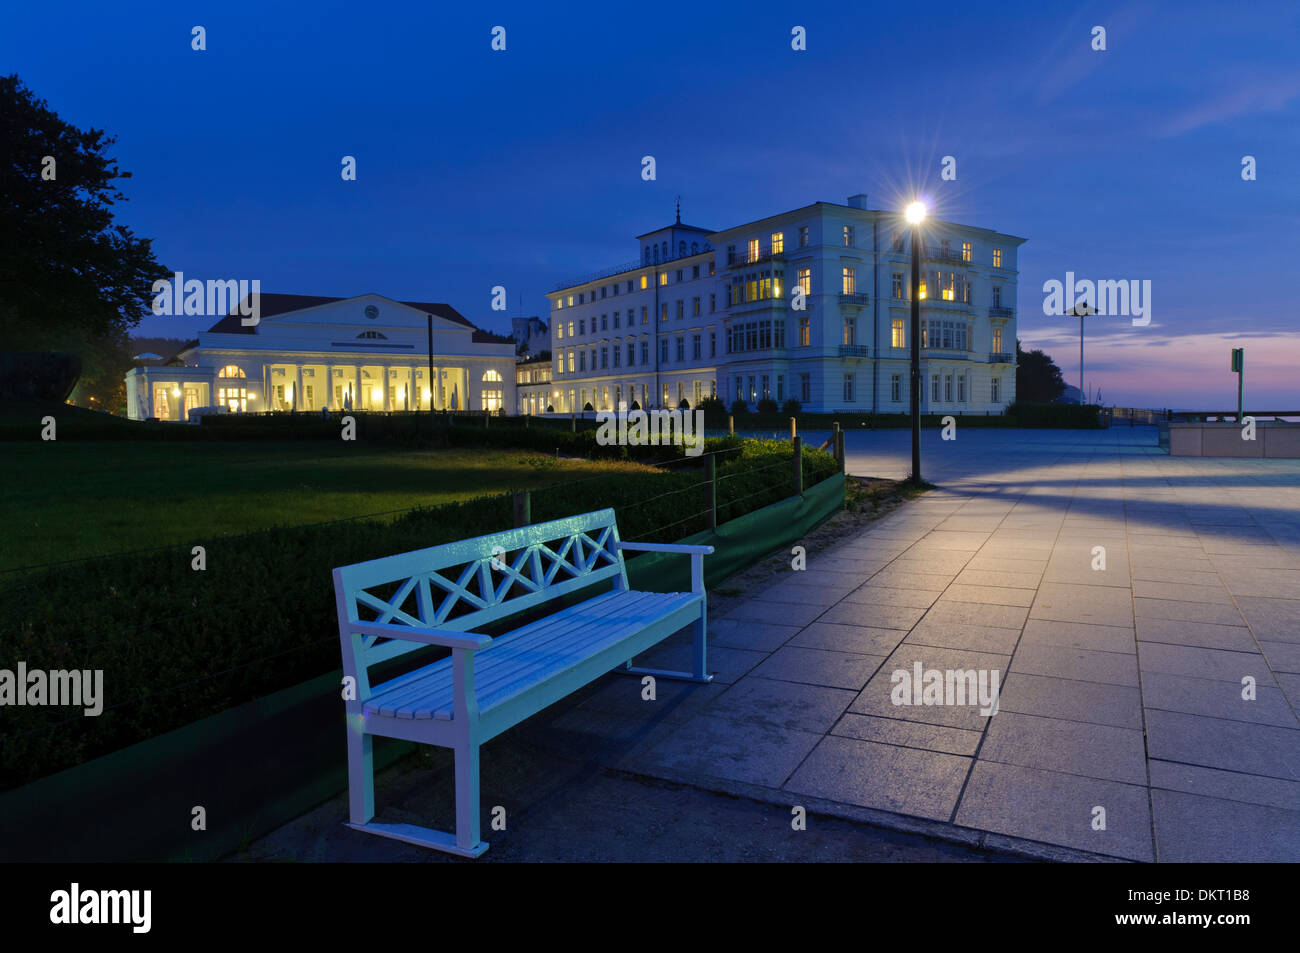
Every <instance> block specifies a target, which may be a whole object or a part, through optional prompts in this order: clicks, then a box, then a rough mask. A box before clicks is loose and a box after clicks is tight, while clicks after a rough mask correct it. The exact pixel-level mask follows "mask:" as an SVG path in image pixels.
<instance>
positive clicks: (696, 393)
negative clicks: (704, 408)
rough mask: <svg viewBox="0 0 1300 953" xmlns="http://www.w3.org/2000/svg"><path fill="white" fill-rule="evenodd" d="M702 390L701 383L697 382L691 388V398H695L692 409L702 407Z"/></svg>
mask: <svg viewBox="0 0 1300 953" xmlns="http://www.w3.org/2000/svg"><path fill="white" fill-rule="evenodd" d="M701 390H702V388H701V387H700V382H699V381H695V383H694V384H693V385H692V387H691V391H692V392H691V396H692V397H693V398H695V399H694V400H693V401H691V406H692V407H698V406H700V391H701Z"/></svg>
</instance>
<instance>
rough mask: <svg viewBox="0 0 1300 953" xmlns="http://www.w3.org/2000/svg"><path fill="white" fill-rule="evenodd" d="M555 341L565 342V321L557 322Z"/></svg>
mask: <svg viewBox="0 0 1300 953" xmlns="http://www.w3.org/2000/svg"><path fill="white" fill-rule="evenodd" d="M555 340H557V341H563V340H564V322H563V321H557V322H555Z"/></svg>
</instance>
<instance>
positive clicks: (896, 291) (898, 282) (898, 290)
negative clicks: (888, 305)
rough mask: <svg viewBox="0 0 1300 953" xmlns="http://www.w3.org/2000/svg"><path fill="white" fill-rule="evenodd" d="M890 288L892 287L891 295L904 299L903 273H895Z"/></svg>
mask: <svg viewBox="0 0 1300 953" xmlns="http://www.w3.org/2000/svg"><path fill="white" fill-rule="evenodd" d="M889 287H890V293H891V294H893V296H894V297H895V298H899V299H902V297H903V273H902V272H901V271H896V272H894V274H893V277H892V278H891V279H890V284H889Z"/></svg>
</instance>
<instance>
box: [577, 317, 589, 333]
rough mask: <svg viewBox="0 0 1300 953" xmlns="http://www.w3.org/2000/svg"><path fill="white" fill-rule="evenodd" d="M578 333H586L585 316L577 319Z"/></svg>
mask: <svg viewBox="0 0 1300 953" xmlns="http://www.w3.org/2000/svg"><path fill="white" fill-rule="evenodd" d="M578 333H579V334H586V333H587V319H586V318H581V319H579V321H578Z"/></svg>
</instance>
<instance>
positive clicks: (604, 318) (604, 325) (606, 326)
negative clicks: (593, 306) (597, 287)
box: [600, 286, 609, 331]
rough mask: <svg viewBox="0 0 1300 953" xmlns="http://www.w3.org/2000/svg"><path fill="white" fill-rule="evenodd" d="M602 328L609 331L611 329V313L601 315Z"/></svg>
mask: <svg viewBox="0 0 1300 953" xmlns="http://www.w3.org/2000/svg"><path fill="white" fill-rule="evenodd" d="M602 287H603V286H602ZM600 329H601V330H602V331H608V330H609V315H607V314H602V315H601V316H600Z"/></svg>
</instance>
